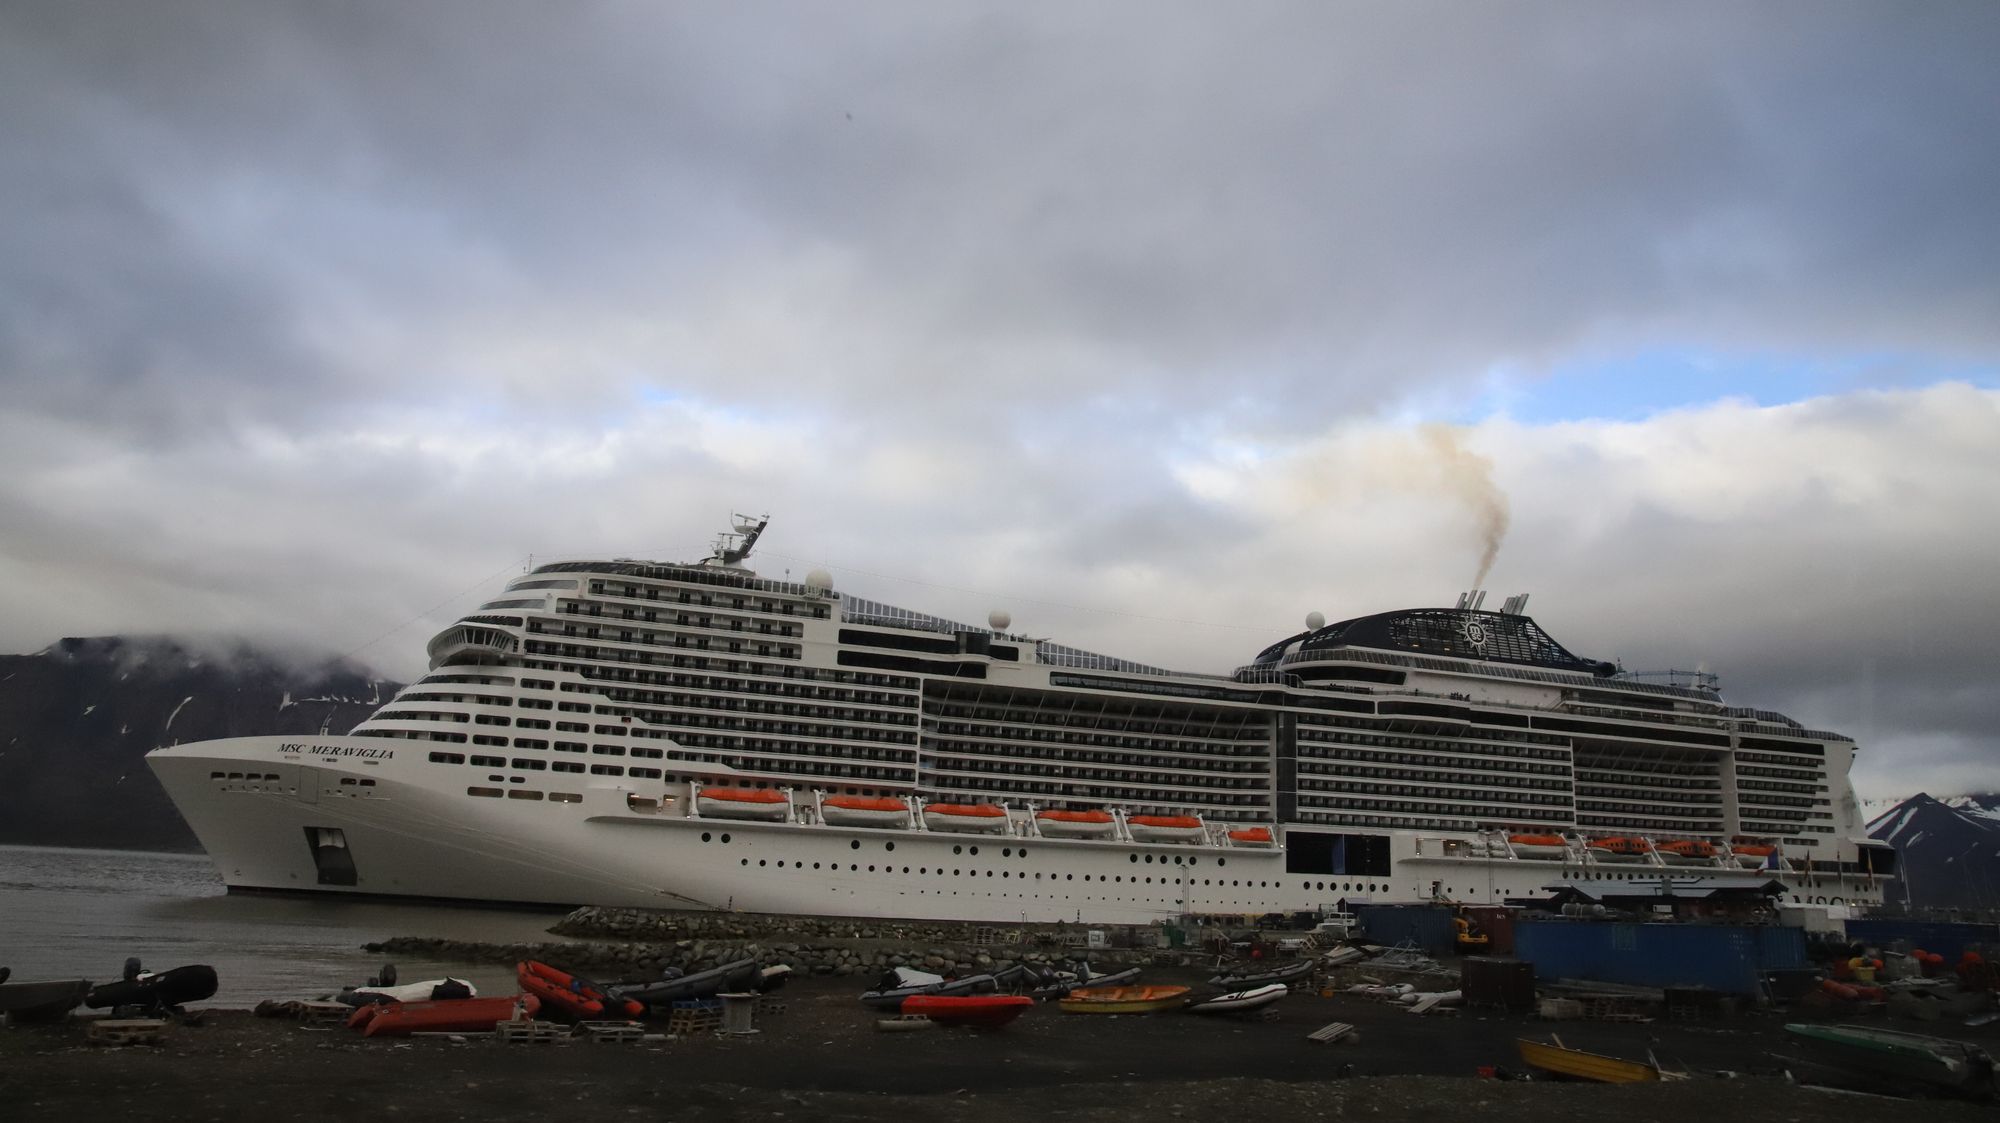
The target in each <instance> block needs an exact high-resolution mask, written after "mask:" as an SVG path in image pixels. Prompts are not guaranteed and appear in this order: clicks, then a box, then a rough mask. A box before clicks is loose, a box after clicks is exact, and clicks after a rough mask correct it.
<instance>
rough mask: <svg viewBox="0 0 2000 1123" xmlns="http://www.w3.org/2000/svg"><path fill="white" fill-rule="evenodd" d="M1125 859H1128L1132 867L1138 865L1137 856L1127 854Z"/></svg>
mask: <svg viewBox="0 0 2000 1123" xmlns="http://www.w3.org/2000/svg"><path fill="white" fill-rule="evenodd" d="M1126 858H1128V859H1129V860H1130V861H1131V862H1132V864H1133V865H1138V864H1139V856H1138V855H1137V854H1127V855H1126Z"/></svg>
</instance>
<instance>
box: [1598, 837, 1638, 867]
mask: <svg viewBox="0 0 2000 1123" xmlns="http://www.w3.org/2000/svg"><path fill="white" fill-rule="evenodd" d="M1652 852H1653V844H1652V843H1650V842H1647V841H1646V840H1645V839H1643V838H1598V839H1592V840H1591V842H1590V853H1591V856H1592V857H1594V858H1596V859H1597V860H1598V861H1600V862H1636V861H1638V860H1640V859H1641V858H1644V857H1645V856H1646V855H1648V854H1650V853H1652Z"/></svg>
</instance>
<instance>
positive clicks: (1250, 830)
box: [1229, 827, 1271, 846]
mask: <svg viewBox="0 0 2000 1123" xmlns="http://www.w3.org/2000/svg"><path fill="white" fill-rule="evenodd" d="M1229 841H1231V842H1233V843H1235V844H1236V845H1238V846H1269V845H1271V828H1269V827H1244V828H1241V829H1239V830H1233V831H1230V832H1229Z"/></svg>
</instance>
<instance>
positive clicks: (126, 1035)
mask: <svg viewBox="0 0 2000 1123" xmlns="http://www.w3.org/2000/svg"><path fill="white" fill-rule="evenodd" d="M166 1028H167V1023H166V1021H165V1019H162V1018H100V1019H98V1020H97V1021H94V1022H92V1023H90V1028H89V1029H88V1030H85V1031H84V1039H85V1040H87V1041H89V1042H90V1043H91V1044H93V1045H158V1044H159V1043H160V1034H161V1033H162V1032H163V1031H165V1030H166Z"/></svg>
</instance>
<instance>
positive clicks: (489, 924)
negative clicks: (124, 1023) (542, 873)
mask: <svg viewBox="0 0 2000 1123" xmlns="http://www.w3.org/2000/svg"><path fill="white" fill-rule="evenodd" d="M558 916H559V914H557V913H533V912H520V911H512V910H498V909H476V908H447V907H440V906H434V905H401V904H376V903H372V902H356V901H340V900H328V899H324V898H309V899H292V898H284V897H249V896H230V895H229V894H228V893H226V892H225V891H224V889H223V885H222V881H221V879H220V878H218V877H217V876H216V874H215V869H214V867H213V866H211V865H210V864H209V860H208V858H207V857H206V856H203V855H183V854H155V853H144V852H138V851H129V850H71V849H60V848H44V847H27V846H0V966H7V967H12V968H13V969H14V976H13V977H14V981H15V982H26V981H29V980H33V979H46V978H87V979H93V980H97V981H100V982H108V981H112V980H115V979H117V978H118V975H119V971H120V969H121V968H122V967H123V966H124V963H125V957H126V956H130V955H136V956H138V957H139V958H140V959H141V960H142V961H144V963H145V965H146V967H147V969H149V970H154V971H160V970H165V969H166V968H169V967H178V966H181V965H182V964H186V963H206V964H209V965H211V966H213V967H214V968H215V970H216V975H217V977H218V980H219V984H220V986H219V989H218V990H217V991H216V995H215V998H214V1000H213V1001H212V1002H211V1003H210V1005H217V1006H250V1005H254V1004H255V1003H256V1002H257V1001H258V1000H260V999H264V998H307V997H315V996H317V995H319V994H321V993H324V992H327V991H331V990H336V989H338V988H339V987H341V986H343V985H346V984H349V983H360V982H364V981H366V979H367V978H368V976H370V975H373V974H375V973H376V972H377V971H379V970H380V969H381V966H382V962H383V957H382V956H381V955H379V954H375V953H370V952H367V951H364V950H362V947H361V945H362V944H365V943H368V942H370V941H380V940H386V939H389V938H390V937H392V936H437V937H443V938H447V939H458V940H486V941H491V942H495V943H513V942H535V941H543V940H554V939H555V938H556V937H553V936H550V935H548V933H547V931H546V929H547V927H548V926H549V925H550V924H553V923H555V921H556V919H557V918H558ZM396 970H397V973H398V974H399V975H400V976H401V978H402V979H403V980H404V981H406V982H411V981H415V980H417V979H427V978H436V977H438V976H440V975H447V974H449V975H456V976H457V977H459V978H462V979H470V980H471V981H472V982H473V984H474V985H476V986H477V987H478V988H479V989H480V992H481V993H493V994H503V993H512V992H513V990H514V989H515V988H514V986H513V978H512V975H513V972H512V971H511V970H509V969H508V968H506V967H502V966H498V965H488V966H470V965H466V964H460V963H443V962H438V961H434V960H420V959H399V960H397V961H396Z"/></svg>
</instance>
